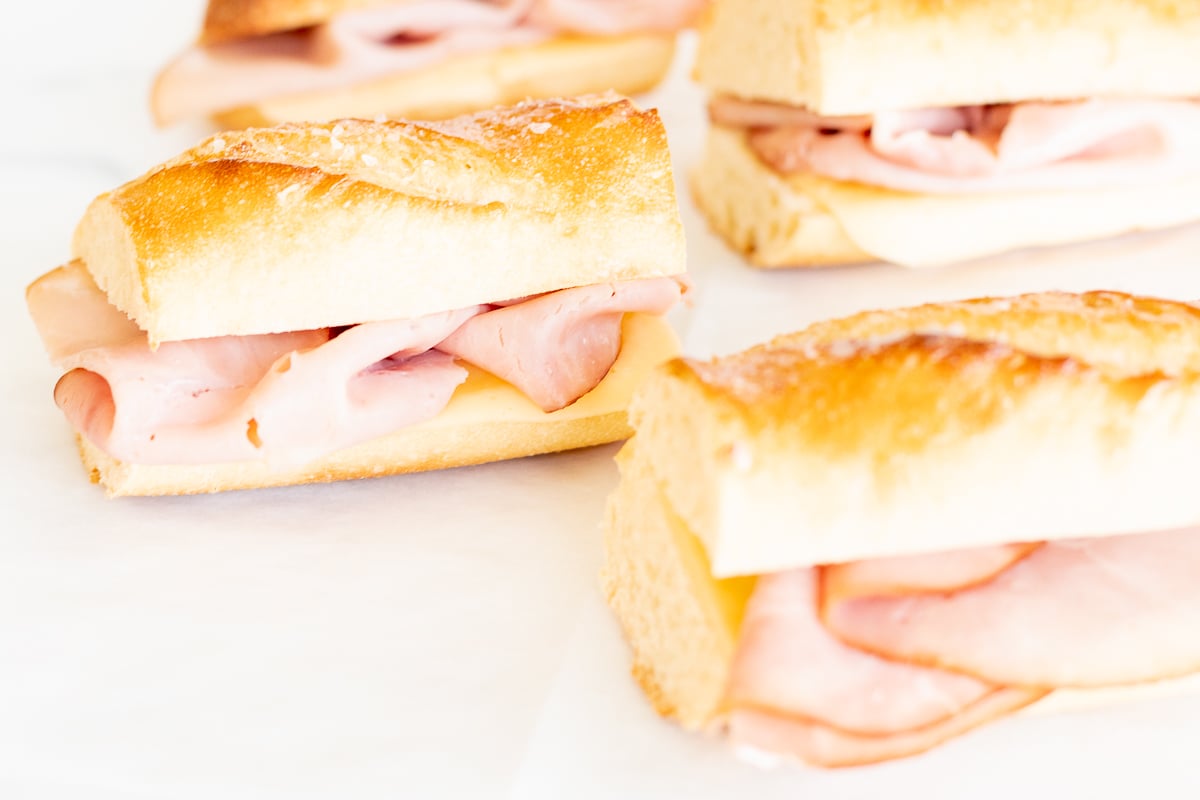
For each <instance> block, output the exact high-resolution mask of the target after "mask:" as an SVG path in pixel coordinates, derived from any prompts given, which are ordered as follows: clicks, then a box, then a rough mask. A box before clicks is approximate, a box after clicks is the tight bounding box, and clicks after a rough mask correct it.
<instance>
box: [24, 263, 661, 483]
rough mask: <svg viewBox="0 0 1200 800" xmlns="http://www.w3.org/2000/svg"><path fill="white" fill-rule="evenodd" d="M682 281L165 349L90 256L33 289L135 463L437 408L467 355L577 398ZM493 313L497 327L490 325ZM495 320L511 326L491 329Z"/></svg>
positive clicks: (245, 448) (110, 440)
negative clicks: (629, 317)
mask: <svg viewBox="0 0 1200 800" xmlns="http://www.w3.org/2000/svg"><path fill="white" fill-rule="evenodd" d="M681 291H682V289H681V284H680V283H679V282H678V281H676V280H675V279H673V278H656V279H647V280H641V281H632V282H629V283H619V284H612V285H609V284H603V285H597V286H584V287H578V288H575V289H568V290H564V291H563V292H552V293H550V294H547V295H542V296H540V297H537V298H530V299H525V300H522V301H518V302H513V303H511V304H508V305H505V306H502V307H492V306H474V307H471V308H465V309H459V310H456V311H450V312H445V313H440V314H432V315H429V316H426V317H421V318H418V319H412V320H393V321H382V322H371V323H364V324H361V325H356V326H352V327H350V328H348V329H346V330H343V331H335V330H330V329H320V330H313V331H299V332H293V333H280V334H264V335H257V336H236V337H232V336H231V337H218V338H212V339H194V340H188V341H179V342H164V343H162V344H161V345H159V347H158V348H157V349H154V350H152V349H151V348H150V346H149V343H148V341H147V338H146V335H145V333H144V332H142V331H141V330H140V329H138V327H137V326H136V325H134V324H133V323H132V322H130V320H129V319H128V318H127V317H126V316H125V315H124V314H122V313H121V312H120V311H118V310H117V309H116V308H115V307H113V306H112V305H110V304H109V302H108V299H107V298H106V297H105V295H104V293H103V292H101V291H100V289H99V288H98V287H97V286H96V285H95V283H94V282H93V281H92V279H91V276H90V275H89V274H88V272H87V270H86V268H85V267H84V266H83V264H81V263H79V262H73V263H72V264H69V265H67V266H66V267H63V268H61V269H59V270H56V271H55V272H53V273H50V274H49V275H48V276H46V277H44V278H43V279H42V280H40V281H38V282H37V283H36V284H34V285H33V286H32V287H30V290H29V294H28V297H27V299H28V303H29V308H30V312H31V314H32V315H33V318H34V322H35V323H36V324H37V326H38V329H39V332H41V333H42V337H43V340H44V341H45V342H46V344H47V348H48V349H49V350H50V354H51V356H52V358H53V359H54V361H55V363H56V365H58V366H59V367H61V368H62V369H64V370H65V371H66V374H65V375H64V376H63V377H62V379H61V380H60V381H59V383H58V386H57V387H56V388H55V400H56V401H57V402H58V405H59V406H60V407H61V408H62V409H63V412H64V413H65V414H66V415H67V417H68V419H70V420H71V422H72V424H73V425H74V427H75V428H76V430H78V431H79V432H80V433H82V434H83V435H84V436H86V437H87V438H88V439H89V440H90V441H91V442H92V443H93V444H95V445H96V446H97V447H99V448H101V449H102V450H104V451H105V452H107V453H108V454H109V455H111V456H113V457H115V458H118V459H120V460H123V461H127V462H130V463H138V464H189V463H192V464H195V463H227V462H234V461H246V460H254V459H264V460H266V461H268V462H269V463H271V464H272V465H277V466H290V465H295V464H298V463H303V462H306V461H308V460H311V459H314V458H317V457H318V456H321V455H324V454H326V453H330V452H333V451H335V450H339V449H341V448H344V447H348V446H350V445H353V444H356V443H358V442H361V441H365V440H368V439H372V438H375V437H377V436H381V435H384V434H387V433H390V432H391V431H395V430H398V429H400V428H402V427H405V426H407V425H412V424H416V423H418V422H421V421H423V420H426V419H430V418H432V417H434V416H436V415H437V414H438V413H439V412H441V410H442V409H443V408H445V407H446V405H447V403H448V402H449V401H450V398H451V396H452V395H453V393H454V391H455V389H456V388H457V387H458V386H459V385H460V384H462V383H463V381H465V380H466V379H467V375H468V373H467V370H466V369H464V368H463V367H462V366H460V365H459V364H458V363H456V359H457V358H459V357H461V358H462V360H464V361H467V362H469V363H471V364H474V365H475V366H477V367H479V368H481V369H484V370H487V371H489V372H493V373H494V374H497V375H499V376H500V377H501V378H504V379H506V380H510V382H512V383H513V384H514V385H515V386H517V387H518V388H520V387H529V390H530V391H531V392H532V393H533V394H534V395H537V396H538V397H541V398H543V399H544V398H546V397H553V398H558V399H562V398H570V399H567V400H565V402H562V405H566V404H569V403H570V402H572V401H573V399H577V398H579V397H581V396H583V395H584V394H586V393H587V392H589V391H590V390H591V389H592V388H594V387H595V386H596V385H597V384H598V383H599V382H600V380H602V379H603V378H604V376H605V375H606V374H607V373H608V371H609V369H611V368H612V365H613V363H614V361H615V360H616V357H617V354H618V353H619V351H620V339H621V331H620V322H621V317H622V315H623V314H624V313H626V312H627V311H633V310H637V309H654V310H658V311H661V312H665V311H666V310H667V309H669V308H670V307H671V306H672V305H674V303H675V302H676V301H677V300H678V298H679V297H680V294H681ZM495 314H499V315H501V320H502V322H501V324H499V325H491V324H490V323H488V322H487V320H488V319H489V318H490V317H492V315H495ZM474 320H478V321H479V322H480V323H482V324H481V325H479V327H477V328H476V329H475V332H474V333H471V334H470V336H468V337H465V338H466V339H468V340H469V341H470V343H471V346H470V347H466V348H465V349H464V352H463V354H462V355H461V356H459V354H458V353H457V352H448V351H444V350H443V349H442V345H443V343H444V342H445V341H446V340H447V338H449V337H452V335H453V334H454V333H455V332H456V331H458V330H460V329H461V328H463V327H464V325H466V324H467V323H469V322H471V321H474ZM495 331H502V332H503V335H502V336H497V337H495V338H494V340H492V335H493V333H494V332H495ZM547 332H556V335H555V336H554V338H553V339H552V340H551V339H547V338H546V337H547V336H548V335H549V334H548V333H547ZM506 340H508V341H511V342H512V345H511V346H510V345H508V344H506ZM551 342H552V344H553V346H543V345H547V344H549V343H551ZM513 347H517V348H518V349H517V350H516V353H517V355H515V356H514V350H513ZM467 351H469V352H467ZM579 363H584V364H586V365H587V368H586V369H582V370H581V369H578V368H576V365H577V364H579ZM556 402H557V400H556Z"/></svg>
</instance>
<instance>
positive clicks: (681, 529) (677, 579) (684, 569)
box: [601, 437, 1200, 731]
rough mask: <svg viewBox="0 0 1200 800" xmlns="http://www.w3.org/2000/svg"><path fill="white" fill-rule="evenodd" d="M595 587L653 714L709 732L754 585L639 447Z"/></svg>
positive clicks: (1076, 706) (1193, 685)
mask: <svg viewBox="0 0 1200 800" xmlns="http://www.w3.org/2000/svg"><path fill="white" fill-rule="evenodd" d="M617 462H618V464H619V466H620V469H621V482H620V484H619V485H618V488H617V490H616V491H615V492H614V494H613V495H612V497H611V498H610V500H609V505H608V510H607V518H606V523H605V532H604V550H605V556H604V566H603V568H602V571H601V583H602V586H603V590H604V594H605V597H606V598H607V600H608V603H609V605H610V606H611V607H612V609H613V611H614V612H615V613H616V616H617V619H618V621H619V623H620V625H621V628H622V629H623V631H624V633H625V637H626V639H627V641H628V642H629V644H630V647H631V649H632V651H633V677H634V678H635V679H636V680H637V682H638V683H639V684H640V685H641V687H642V689H643V690H644V691H645V692H646V695H647V696H648V697H649V699H650V701H651V703H652V704H653V705H654V708H655V709H656V710H657V711H658V712H659V713H660V714H662V715H663V716H664V717H668V718H671V719H674V720H675V721H676V722H678V723H679V724H680V725H682V726H683V727H684V728H687V729H691V730H697V729H701V730H707V731H717V730H719V729H720V728H721V723H722V717H723V714H724V709H723V705H722V703H723V699H724V693H725V687H726V685H727V683H728V680H729V669H730V664H731V661H732V659H733V655H734V649H735V647H736V644H737V638H738V631H739V628H740V626H741V620H742V616H743V613H744V609H745V605H746V602H747V600H748V599H749V597H750V594H751V592H752V591H753V588H754V578H746V577H739V578H726V579H722V580H717V579H715V578H713V577H712V573H711V572H710V571H709V567H708V560H707V558H706V557H705V553H704V549H703V547H702V546H701V544H700V541H699V539H698V538H697V537H696V536H695V535H693V534H692V532H691V531H690V530H689V529H688V527H687V524H686V523H685V522H684V521H683V520H682V519H681V518H680V517H679V516H678V515H677V514H676V513H675V512H674V510H673V509H672V508H671V507H670V504H669V501H667V499H666V498H665V496H664V495H663V493H662V491H661V490H660V488H659V483H658V480H657V477H656V475H655V474H654V471H653V469H652V467H651V466H650V464H649V459H647V458H645V457H644V456H643V455H641V454H639V453H638V452H637V438H636V437H635V438H634V439H632V440H631V441H630V442H629V443H628V444H626V445H625V447H624V448H622V450H621V452H620V453H619V454H618V455H617ZM1188 691H1200V674H1193V675H1189V676H1186V677H1183V678H1174V679H1170V680H1163V681H1158V682H1154V683H1146V684H1138V685H1131V686H1120V687H1111V688H1104V689H1088V690H1082V689H1060V690H1057V691H1055V692H1052V693H1051V694H1050V695H1048V696H1047V697H1046V698H1045V699H1043V700H1040V701H1038V702H1037V703H1034V704H1033V705H1031V706H1028V707H1027V708H1026V709H1024V710H1022V712H1021V713H1045V712H1057V711H1074V710H1083V709H1089V708H1095V707H1098V706H1105V705H1110V704H1114V703H1117V702H1124V701H1130V700H1138V699H1143V698H1150V697H1156V696H1160V695H1169V694H1177V693H1182V692H1188Z"/></svg>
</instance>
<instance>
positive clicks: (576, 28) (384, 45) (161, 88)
mask: <svg viewBox="0 0 1200 800" xmlns="http://www.w3.org/2000/svg"><path fill="white" fill-rule="evenodd" d="M703 5H704V4H703V2H702V0H663V1H662V2H655V3H647V2H644V0H617V1H616V2H613V0H416V1H415V2H407V3H396V4H393V5H383V6H380V7H377V8H368V9H364V10H359V11H353V12H347V13H345V14H340V15H338V16H336V17H334V18H333V19H330V20H328V21H327V22H324V23H322V24H319V25H315V26H311V27H306V28H302V29H299V30H287V31H280V32H278V33H272V34H269V35H266V36H259V37H253V38H247V39H238V40H235V41H221V42H213V43H207V44H199V45H196V46H195V47H192V48H191V49H189V50H188V51H186V52H185V53H184V54H183V55H181V56H180V57H179V58H178V59H176V60H175V61H174V62H173V63H172V64H171V65H169V66H168V67H167V68H166V70H165V71H164V72H163V73H162V75H160V76H159V79H158V81H157V83H156V85H155V88H154V98H153V104H154V111H155V116H156V117H157V118H158V120H159V121H160V122H161V123H169V122H174V121H176V120H179V119H183V118H186V117H189V116H204V115H208V114H214V113H218V112H221V111H227V110H229V109H233V108H238V107H241V106H245V105H253V104H254V103H257V102H261V101H263V100H267V99H271V98H278V97H284V96H287V95H292V94H298V93H302V92H311V91H324V90H332V89H339V88H344V87H348V86H353V85H356V84H360V83H364V82H366V81H370V80H373V79H377V78H381V77H385V76H389V75H395V74H399V73H404V72H410V71H415V70H419V69H423V68H425V67H429V66H432V65H435V64H438V63H440V62H443V61H446V60H447V59H449V58H452V57H454V56H459V55H465V54H470V53H478V52H484V51H491V50H499V49H502V48H509V47H521V46H529V45H534V44H538V43H541V42H545V41H548V40H550V39H553V38H555V37H559V36H565V35H581V36H620V35H628V34H634V33H657V34H673V33H674V32H676V31H678V30H680V29H681V28H684V27H686V26H687V25H689V24H690V23H691V22H692V20H693V19H694V18H695V17H696V15H697V14H698V13H699V11H700V9H701V8H702V7H703Z"/></svg>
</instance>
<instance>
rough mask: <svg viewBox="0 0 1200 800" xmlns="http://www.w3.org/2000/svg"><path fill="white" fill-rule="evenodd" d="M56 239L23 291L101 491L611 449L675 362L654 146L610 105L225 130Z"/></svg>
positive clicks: (679, 256)
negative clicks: (62, 260) (639, 386)
mask: <svg viewBox="0 0 1200 800" xmlns="http://www.w3.org/2000/svg"><path fill="white" fill-rule="evenodd" d="M73 249H74V256H75V260H73V261H71V262H70V263H69V264H67V265H66V266H63V267H60V268H58V269H56V270H54V271H52V272H50V273H48V274H46V275H44V276H42V277H41V278H39V279H38V280H37V281H35V282H34V283H33V284H32V285H31V286H30V287H29V289H28V291H27V301H28V305H29V309H30V312H31V314H32V316H33V319H34V322H35V324H36V326H37V328H38V331H39V333H40V334H41V337H42V339H43V342H44V344H45V346H46V349H47V350H48V351H49V354H50V356H51V358H52V359H53V361H54V363H55V364H56V366H58V367H59V368H60V369H61V370H62V371H63V373H64V374H63V376H62V378H61V379H60V380H59V382H58V385H57V386H56V387H55V391H54V396H55V400H56V401H57V403H58V405H59V406H60V407H61V408H62V410H63V412H64V413H65V414H66V417H67V419H68V420H69V421H70V423H71V424H72V426H73V427H74V429H75V431H76V433H77V434H78V435H79V446H80V451H81V455H82V459H83V462H84V465H85V466H86V467H87V469H88V470H90V471H91V474H92V478H93V480H95V481H99V482H101V483H103V484H104V485H105V487H107V489H108V492H109V493H110V494H112V495H156V494H180V493H197V492H214V491H220V490H224V489H241V488H253V487H262V486H275V485H282V484H293V483H304V482H312V481H329V480H338V479H345V478H359V477H370V476H376V475H387V474H393V473H401V472H409V471H415V470H427V469H436V468H441V467H451V466H458V465H464V464H475V463H481V462H487V461H494V460H499V459H506V458H514V457H518V456H525V455H531V454H535V453H546V452H552V451H558V450H564V449H568V448H576V447H583V446H587V445H594V444H599V443H603V442H610V441H614V440H617V439H621V438H623V437H625V436H626V435H627V434H628V427H627V420H626V406H627V403H628V401H629V398H630V396H631V394H632V389H633V386H634V384H635V383H636V382H637V381H638V380H639V379H640V378H641V377H643V376H644V375H645V374H646V373H647V371H648V370H649V369H650V368H651V367H652V366H654V365H655V364H657V363H659V362H661V361H663V360H665V359H667V358H669V357H671V356H672V355H674V353H675V352H676V350H677V343H676V341H675V338H674V335H673V334H672V332H671V330H670V328H669V326H668V325H667V323H666V321H665V320H664V318H663V314H664V313H665V312H667V311H668V310H669V309H670V308H671V307H672V306H674V305H675V304H676V302H677V301H678V299H679V297H680V294H681V292H682V286H683V284H682V283H681V276H682V273H683V271H684V245H683V234H682V226H681V224H680V220H679V215H678V209H677V207H676V203H675V195H674V185H673V181H672V175H671V166H670V158H669V154H668V151H667V143H666V136H665V133H664V131H663V128H662V125H661V123H660V122H659V119H658V117H657V115H656V114H655V113H654V112H652V111H649V112H644V111H640V110H638V109H636V108H635V107H634V106H633V105H632V104H631V103H629V102H628V101H625V100H621V99H618V98H615V97H612V96H603V97H591V98H581V99H579V100H575V101H567V100H562V101H540V102H533V103H529V104H525V105H521V106H517V107H515V108H511V109H504V110H497V111H494V112H485V113H480V114H477V115H474V116H469V117H464V118H461V119H455V120H451V121H447V122H441V123H428V124H410V123H405V122H380V123H372V122H363V121H354V120H344V121H341V122H337V123H330V124H322V125H318V124H307V125H287V126H282V127H279V128H274V129H261V130H248V131H244V132H235V133H224V134H221V135H219V136H216V137H213V138H211V139H209V140H208V141H206V142H204V143H203V144H201V145H199V146H198V147H196V148H194V149H192V150H189V151H188V152H186V153H184V154H183V155H181V156H179V157H178V158H176V159H174V160H171V161H168V162H167V163H165V164H163V165H161V166H159V167H157V168H156V169H154V170H151V171H150V172H149V173H147V174H146V175H145V176H143V177H141V178H138V179H136V180H134V181H131V182H129V183H127V184H125V185H124V186H121V187H119V188H117V189H116V190H114V191H112V192H110V193H108V194H104V195H101V196H100V197H98V198H97V199H96V200H95V201H94V202H93V203H92V204H91V205H90V207H89V208H88V209H87V212H86V213H85V215H84V217H83V220H82V221H81V222H80V224H79V226H78V228H77V230H76V233H75V237H74V246H73Z"/></svg>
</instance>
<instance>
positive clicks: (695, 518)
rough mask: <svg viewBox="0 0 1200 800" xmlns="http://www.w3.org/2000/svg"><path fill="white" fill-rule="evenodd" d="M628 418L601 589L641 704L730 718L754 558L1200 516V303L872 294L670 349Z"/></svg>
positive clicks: (1094, 699) (802, 563) (1104, 529)
mask: <svg viewBox="0 0 1200 800" xmlns="http://www.w3.org/2000/svg"><path fill="white" fill-rule="evenodd" d="M632 421H633V425H634V428H635V435H634V437H633V438H632V439H631V440H630V442H629V443H628V444H627V445H626V446H625V448H624V449H623V450H622V451H621V452H620V453H619V454H618V456H617V462H618V465H619V467H620V472H621V480H620V483H619V485H618V487H617V489H616V491H615V492H614V493H613V495H612V496H611V498H610V500H609V505H608V511H607V518H606V526H605V561H604V566H603V570H602V576H601V577H602V583H603V587H604V591H605V594H606V597H607V599H608V602H609V604H610V605H611V606H612V608H613V609H614V611H615V613H616V615H617V617H618V619H619V621H620V623H621V626H622V628H623V630H624V632H625V635H626V638H627V639H628V641H629V643H630V645H631V647H632V650H633V659H634V666H633V675H634V677H635V679H636V680H637V681H638V682H639V684H640V685H641V686H642V687H643V689H644V690H645V692H646V693H647V695H648V697H649V698H650V700H651V701H652V703H653V704H654V706H655V708H656V709H657V710H658V711H659V712H660V713H661V714H663V715H664V716H668V717H670V718H672V719H674V720H676V721H678V722H679V723H680V724H682V725H683V726H684V727H686V728H690V729H706V730H714V729H722V728H723V727H724V725H725V723H726V722H727V720H728V715H729V714H730V713H731V699H730V695H729V687H730V680H731V670H732V669H734V666H735V658H736V656H737V655H738V654H739V650H740V648H742V647H743V646H744V641H745V637H744V636H743V632H742V626H743V623H744V617H745V615H746V613H747V603H748V601H750V599H751V598H752V596H753V594H754V591H755V589H756V586H757V585H759V584H760V583H761V581H762V576H764V575H768V574H775V573H783V572H786V571H789V570H793V571H804V570H807V569H809V568H814V567H820V566H822V565H829V564H838V563H843V562H853V561H859V560H864V559H865V560H868V561H869V560H871V559H875V560H876V561H877V562H878V561H883V562H888V561H893V562H894V561H897V560H896V559H892V558H891V557H894V556H902V555H905V554H918V553H935V552H936V553H941V552H942V551H955V552H960V553H961V552H968V551H970V550H972V549H974V548H985V547H986V546H989V545H996V544H1007V543H1012V542H1014V541H1045V540H1051V541H1053V540H1058V539H1067V538H1072V537H1096V536H1105V535H1109V534H1113V535H1116V534H1137V533H1142V532H1146V531H1156V530H1164V529H1171V528H1176V527H1186V526H1194V525H1196V524H1197V523H1198V522H1200V503H1198V502H1197V501H1196V494H1195V492H1194V491H1192V489H1191V485H1190V480H1191V479H1190V476H1191V475H1193V474H1195V470H1196V469H1197V467H1200V464H1198V463H1197V461H1198V459H1200V457H1198V456H1197V455H1196V452H1197V450H1198V449H1200V448H1198V447H1197V445H1198V443H1200V309H1198V308H1197V307H1195V306H1192V305H1188V304H1183V303H1175V302H1169V301H1161V300H1153V299H1148V298H1138V297H1131V296H1128V295H1124V294H1119V293H1112V292H1093V293H1089V294H1084V295H1072V294H1063V293H1047V294H1036V295H1026V296H1021V297H1014V298H995V299H981V300H971V301H963V302H955V303H943V304H935V305H927V306H920V307H916V308H908V309H897V310H888V311H879V312H868V313H864V314H859V315H855V316H852V317H848V318H845V319H840V320H832V321H829V322H824V323H818V324H816V325H813V326H811V327H809V328H807V329H805V330H803V331H800V332H798V333H795V334H790V335H785V336H781V337H779V338H777V339H775V340H774V341H772V342H771V343H769V344H766V345H762V346H760V347H756V348H753V349H751V350H749V351H746V352H744V353H740V354H736V355H732V356H728V357H724V358H719V359H716V360H714V361H711V362H703V363H702V362H696V361H691V360H687V359H676V360H674V361H672V362H670V363H669V364H665V365H662V366H661V367H659V368H658V369H657V370H656V371H655V373H654V374H653V376H652V377H651V378H650V379H649V380H648V381H646V383H645V384H644V385H643V386H642V388H641V389H639V391H638V393H637V397H636V398H635V401H634V405H633V408H632ZM1192 535H1193V536H1195V535H1197V534H1195V533H1193V534H1192ZM1132 538H1140V537H1136V536H1135V537H1132ZM898 561H900V562H902V561H903V559H900V560H898ZM929 563H933V562H929ZM1136 588H1137V587H1136V586H1135V587H1134V590H1136ZM893 591H898V592H899V591H902V589H893ZM1134 594H1135V595H1136V594H1137V592H1136V591H1134ZM1151 594H1153V593H1151ZM1062 600H1063V601H1064V602H1066V603H1067V604H1068V605H1069V604H1070V602H1071V601H1070V599H1069V598H1062ZM764 613H777V614H784V613H786V612H785V610H784V609H783V608H777V609H774V610H773V611H768V612H764ZM980 624H981V625H984V624H986V622H985V621H981V622H980ZM981 630H986V628H983V629H981ZM759 631H760V635H761V629H759ZM1063 633H1069V632H1063ZM755 644H756V645H761V644H762V641H761V639H759V640H756V641H755ZM792 649H793V651H794V650H795V647H793V648H792ZM785 650H786V648H785ZM1147 657H1149V656H1147ZM1198 684H1200V679H1198V678H1197V677H1196V676H1195V675H1192V676H1188V677H1182V678H1170V679H1167V678H1164V679H1162V680H1157V681H1153V682H1149V683H1141V684H1137V685H1131V686H1128V687H1126V686H1111V687H1102V688H1096V689H1087V690H1083V689H1069V688H1059V689H1057V690H1055V691H1053V692H1052V693H1051V694H1050V695H1049V696H1048V697H1046V698H1045V699H1043V700H1040V701H1038V702H1036V703H1035V704H1034V705H1032V706H1030V710H1033V711H1038V712H1041V711H1051V710H1057V709H1064V708H1067V709H1069V708H1079V707H1088V706H1092V705H1097V704H1106V703H1108V702H1111V701H1114V700H1125V699H1131V698H1136V697H1139V696H1144V695H1155V694H1159V693H1167V692H1175V691H1182V690H1186V689H1190V688H1194V687H1196V686H1197V685H1198ZM868 689H869V687H868ZM880 691H883V692H884V693H885V694H886V691H885V690H883V689H881V690H880ZM835 696H840V695H835ZM800 724H807V723H805V722H804V721H803V718H800ZM899 754H901V755H903V754H904V753H899ZM884 757H889V756H884ZM891 757H894V756H891ZM844 763H854V762H844Z"/></svg>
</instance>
